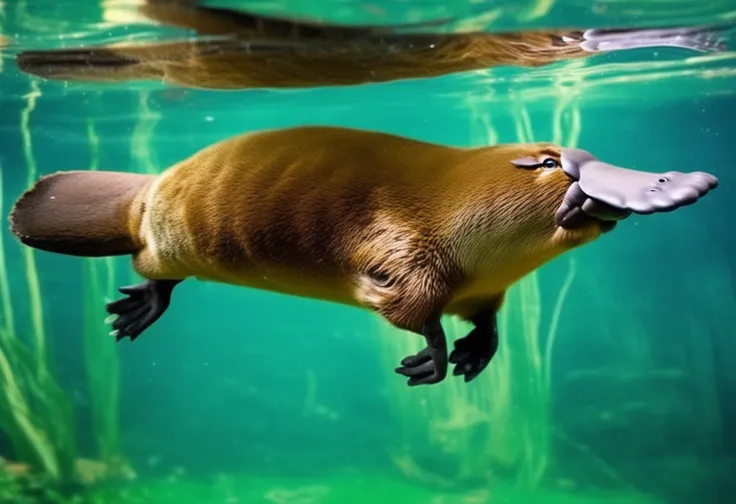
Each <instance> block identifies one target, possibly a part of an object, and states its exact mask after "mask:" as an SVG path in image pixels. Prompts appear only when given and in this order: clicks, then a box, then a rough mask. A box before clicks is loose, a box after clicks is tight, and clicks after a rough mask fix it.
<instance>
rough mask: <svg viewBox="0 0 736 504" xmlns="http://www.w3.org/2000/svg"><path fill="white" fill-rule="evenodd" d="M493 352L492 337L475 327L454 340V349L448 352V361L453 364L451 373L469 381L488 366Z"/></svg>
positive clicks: (466, 381)
mask: <svg viewBox="0 0 736 504" xmlns="http://www.w3.org/2000/svg"><path fill="white" fill-rule="evenodd" d="M497 344H498V341H496V345H497ZM494 354H495V349H494V344H493V338H490V337H489V336H488V334H483V332H482V331H481V330H480V329H478V328H475V329H473V330H472V331H471V332H470V334H468V335H467V336H465V337H464V338H460V339H458V340H455V350H453V351H452V353H451V354H450V363H452V364H455V369H454V370H453V371H452V375H453V376H460V375H464V377H463V378H464V380H465V383H469V382H471V381H473V380H474V379H475V378H476V377H477V376H478V375H479V374H480V373H481V372H482V371H483V370H484V369H485V368H486V367H487V366H488V364H489V363H490V362H491V359H493V355H494Z"/></svg>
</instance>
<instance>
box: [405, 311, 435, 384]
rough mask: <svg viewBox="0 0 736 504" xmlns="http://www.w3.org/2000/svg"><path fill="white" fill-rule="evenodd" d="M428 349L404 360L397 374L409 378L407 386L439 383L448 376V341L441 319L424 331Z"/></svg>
mask: <svg viewBox="0 0 736 504" xmlns="http://www.w3.org/2000/svg"><path fill="white" fill-rule="evenodd" d="M422 336H424V337H425V339H426V340H427V347H426V348H425V349H424V350H422V351H421V352H419V353H417V354H415V355H411V356H409V357H406V358H404V359H403V360H402V361H401V367H398V368H396V372H397V373H399V374H401V375H404V376H408V377H409V380H408V382H407V384H408V385H409V386H410V387H413V386H415V385H430V384H433V383H439V382H441V381H442V380H444V379H445V377H446V376H447V366H448V361H447V340H446V339H445V332H444V330H443V329H442V324H441V323H440V320H439V318H437V319H436V320H432V321H431V322H429V323H427V324H426V325H425V327H424V329H423V330H422Z"/></svg>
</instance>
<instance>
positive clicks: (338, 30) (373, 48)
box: [17, 0, 723, 89]
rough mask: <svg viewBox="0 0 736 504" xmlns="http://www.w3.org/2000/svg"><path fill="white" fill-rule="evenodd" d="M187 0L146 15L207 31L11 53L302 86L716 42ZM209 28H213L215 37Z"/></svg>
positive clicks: (102, 73) (234, 83)
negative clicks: (363, 17) (351, 17)
mask: <svg viewBox="0 0 736 504" xmlns="http://www.w3.org/2000/svg"><path fill="white" fill-rule="evenodd" d="M197 3H198V2H196V0H146V2H145V3H144V4H143V5H141V6H139V9H140V11H141V13H143V14H144V15H145V16H146V17H148V18H150V19H152V20H154V21H157V22H159V23H162V24H164V25H168V26H175V27H181V28H187V29H191V30H194V31H195V32H196V33H197V34H199V35H203V36H205V37H207V38H204V39H201V40H182V41H172V42H165V43H151V44H127V45H107V46H97V47H84V48H76V49H61V50H49V51H46V50H44V51H24V52H21V53H19V54H18V55H17V63H18V66H19V68H20V69H21V70H22V71H23V72H26V73H29V74H33V75H36V76H39V77H43V78H49V79H56V80H74V81H90V82H123V81H130V80H149V79H150V80H157V81H164V82H167V83H169V84H174V85H179V86H185V87H191V88H208V89H244V88H310V87H319V86H339V85H358V84H365V83H376V82H386V81H394V80H399V79H411V78H422V77H433V76H440V75H446V74H450V73H454V72H463V71H470V70H479V69H486V68H491V67H495V66H500V65H512V66H522V67H535V66H540V65H545V64H549V63H553V62H557V61H561V60H566V59H572V58H585V57H588V56H590V55H592V54H595V53H598V52H605V51H616V50H623V49H632V48H642V47H657V46H660V47H663V46H675V47H681V48H686V49H692V50H695V51H718V50H722V49H723V44H722V42H721V40H720V39H718V38H717V34H718V29H717V28H711V27H694V28H672V29H622V30H541V31H526V32H517V33H430V32H428V31H427V30H428V29H430V28H431V27H432V23H428V24H423V25H417V26H398V27H397V26H394V27H390V26H339V25H329V24H318V23H311V22H307V21H295V20H289V19H279V18H274V17H268V16H264V15H257V14H249V13H246V12H241V11H235V10H231V9H221V8H212V7H204V6H200V5H197ZM208 36H215V37H216V38H215V39H212V38H209V37H208Z"/></svg>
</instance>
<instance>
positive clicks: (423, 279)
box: [14, 127, 601, 331]
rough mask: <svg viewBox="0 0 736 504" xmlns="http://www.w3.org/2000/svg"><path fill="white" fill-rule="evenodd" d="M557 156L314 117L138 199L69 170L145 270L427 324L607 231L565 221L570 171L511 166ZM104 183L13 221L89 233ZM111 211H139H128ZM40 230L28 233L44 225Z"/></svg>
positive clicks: (243, 139) (496, 297)
mask: <svg viewBox="0 0 736 504" xmlns="http://www.w3.org/2000/svg"><path fill="white" fill-rule="evenodd" d="M543 152H544V153H546V154H545V156H546V157H553V158H556V159H557V160H558V161H559V149H558V148H557V147H554V146H551V145H548V144H531V145H503V146H496V147H482V148H475V149H461V148H454V147H447V146H441V145H434V144H429V143H424V142H420V141H417V140H413V139H409V138H402V137H398V136H393V135H389V134H385V133H378V132H370V131H359V130H350V129H344V128H330V127H300V128H292V129H283V130H275V131H265V132H258V133H252V134H247V135H242V136H239V137H235V138H231V139H228V140H225V141H222V142H219V143H217V144H215V145H213V146H210V147H208V148H206V149H204V150H202V151H200V152H198V153H196V154H195V155H193V156H192V157H190V158H189V159H186V160H184V161H182V162H180V163H178V164H176V165H174V166H173V167H171V168H169V169H168V170H166V171H165V172H164V173H162V174H161V175H160V176H158V178H156V179H147V181H145V182H144V181H143V179H140V180H141V182H142V183H141V185H140V186H139V187H140V190H139V191H138V192H137V193H135V194H134V193H133V192H131V191H127V192H120V193H119V197H115V196H113V195H112V189H109V188H110V187H112V186H110V185H106V184H105V185H103V184H99V183H97V182H95V181H94V179H95V178H96V177H110V180H113V179H114V178H115V177H123V178H122V179H121V180H123V181H126V180H127V179H126V177H129V175H122V174H114V173H109V172H108V173H101V172H88V173H86V174H82V175H79V177H89V182H88V183H87V184H83V183H80V182H75V181H74V180H72V179H69V180H70V182H69V184H68V187H69V188H72V187H74V186H76V187H78V188H81V187H84V188H85V189H86V190H90V189H92V188H94V187H96V188H98V189H99V190H104V191H107V192H106V193H105V198H102V199H104V200H105V201H107V203H102V202H100V204H101V205H104V204H106V205H108V206H107V207H104V206H102V207H90V209H89V211H88V213H86V214H85V217H86V218H88V219H90V223H91V225H90V227H89V229H92V230H99V231H95V233H94V236H90V237H89V238H88V239H87V242H88V243H93V242H98V243H101V242H100V234H101V233H102V232H104V229H105V227H106V226H109V228H108V229H109V231H110V236H111V237H112V236H116V237H117V236H119V235H120V229H121V228H120V223H122V222H123V221H125V222H127V225H128V229H129V230H130V239H129V241H128V243H131V242H135V243H136V247H137V250H136V252H135V253H134V267H135V269H136V271H137V272H138V273H140V274H141V275H143V276H144V277H147V278H158V279H182V278H186V277H191V276H195V277H199V278H202V279H210V280H214V281H219V282H225V283H230V284H236V285H244V286H250V287H254V288H259V289H265V290H271V291H276V292H282V293H288V294H292V295H297V296H302V297H311V298H318V299H324V300H330V301H335V302H338V303H344V304H348V305H355V306H364V307H369V308H372V309H375V310H377V311H378V312H379V313H381V314H382V315H383V316H384V317H386V318H387V319H388V320H389V321H391V322H392V323H394V324H395V325H397V326H399V327H402V328H405V329H410V330H415V331H417V330H419V329H421V325H422V324H423V323H424V322H425V320H426V318H427V317H428V316H429V314H430V313H432V312H438V311H440V312H444V313H451V314H458V315H460V316H462V317H465V318H471V317H472V316H473V315H475V314H477V313H479V312H480V311H483V310H487V309H488V308H489V306H493V305H496V304H497V303H500V300H501V299H502V298H503V293H504V292H505V291H506V289H507V288H508V287H509V286H510V285H511V284H513V283H514V282H515V281H517V280H518V279H520V278H521V277H522V276H524V275H526V274H527V273H529V272H531V271H532V270H534V269H536V268H537V267H539V266H541V265H542V264H544V263H545V262H547V261H549V260H551V259H552V258H554V257H555V256H557V255H559V254H561V253H563V252H565V251H566V250H569V249H571V248H573V247H576V246H578V245H581V244H583V243H586V242H588V241H590V240H593V239H595V238H596V237H597V236H598V235H599V233H600V231H601V228H600V224H599V223H598V222H597V221H594V220H591V221H590V222H589V223H588V224H586V225H585V226H584V227H582V228H580V229H577V230H570V231H568V230H563V229H561V228H558V227H557V226H556V224H555V221H554V215H555V211H556V209H557V207H558V206H559V204H560V202H561V201H562V199H563V196H564V193H565V191H566V190H567V188H568V186H569V185H570V183H571V180H570V178H569V177H568V176H567V175H565V174H564V173H563V172H562V170H561V169H557V170H555V171H554V172H552V173H549V174H547V175H544V176H540V170H531V169H524V168H518V167H516V166H514V165H513V164H512V163H511V160H513V159H517V158H521V157H526V156H529V155H534V156H537V155H541V153H543ZM72 176H75V175H70V177H72ZM59 177H60V178H59V179H58V180H59V181H63V180H64V175H63V174H62V175H60V176H59ZM52 180H53V179H52ZM81 180H84V179H83V178H80V181H81ZM99 180H102V179H99ZM130 180H131V181H132V179H130ZM39 184H40V185H41V186H43V184H44V183H43V181H42V182H40V183H39ZM59 187H61V184H59ZM126 187H127V188H132V185H127V186H126ZM39 190H40V189H38V188H34V189H32V190H31V194H32V193H33V192H34V191H36V192H38V191H39ZM91 194H92V193H90V192H86V193H84V194H83V199H82V200H81V202H78V203H75V204H74V205H72V202H71V201H70V200H65V201H64V202H60V203H58V204H57V206H53V207H52V206H46V205H47V203H46V202H45V201H44V199H43V198H32V199H29V198H28V197H27V196H24V197H23V198H21V202H20V203H19V208H18V209H16V211H15V212H14V215H15V219H16V221H18V220H19V218H20V216H26V219H30V218H29V217H27V216H30V215H32V214H36V215H38V216H41V215H42V214H44V213H45V212H48V211H53V212H54V213H55V216H54V218H53V219H52V220H51V221H49V224H48V226H47V227H48V229H51V230H53V229H54V228H56V229H59V230H60V231H59V232H58V233H56V235H57V236H58V235H59V234H62V232H68V231H67V230H70V229H74V230H79V229H80V228H79V226H78V225H77V224H76V223H77V222H78V216H77V213H76V212H77V210H76V209H77V208H79V205H80V204H87V203H90V202H91V201H92V200H91V197H92V196H91ZM109 198H112V199H109ZM24 202H26V203H24ZM62 203H64V204H65V205H70V206H68V207H67V206H63V205H62ZM35 205H39V206H38V207H35ZM111 205H112V206H111ZM113 207H114V208H118V209H122V208H128V209H129V214H128V218H127V220H126V219H121V217H120V215H119V214H118V213H117V212H113V211H111V208H113ZM21 210H22V211H21ZM31 210H33V212H31ZM69 212H71V213H69ZM66 219H68V221H67V220H66ZM95 219H96V221H95ZM33 222H35V220H33ZM34 226H37V224H34V225H33V226H30V225H27V227H26V228H23V227H22V226H17V225H16V226H15V227H14V231H16V232H17V230H19V229H21V230H22V229H25V230H26V231H25V233H26V234H29V233H30V232H33V231H34V230H38V229H41V228H37V227H34ZM44 229H45V228H44ZM62 230H63V231H62ZM36 232H38V231H36ZM50 234H53V233H52V232H50V231H44V236H49V235H50ZM34 238H36V237H35V236H31V237H30V239H34ZM28 239H29V238H28V237H26V240H28ZM84 241H85V240H84V239H83V238H80V237H77V238H76V242H77V243H79V242H84ZM101 251H102V249H101Z"/></svg>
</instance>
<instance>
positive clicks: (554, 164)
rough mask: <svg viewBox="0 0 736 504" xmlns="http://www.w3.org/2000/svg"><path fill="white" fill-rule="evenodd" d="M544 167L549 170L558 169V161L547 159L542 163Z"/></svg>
mask: <svg viewBox="0 0 736 504" xmlns="http://www.w3.org/2000/svg"><path fill="white" fill-rule="evenodd" d="M542 166H544V167H545V168H547V169H548V170H551V169H552V168H557V167H558V166H559V165H558V164H557V161H555V160H554V159H552V158H547V159H545V160H544V161H542Z"/></svg>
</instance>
